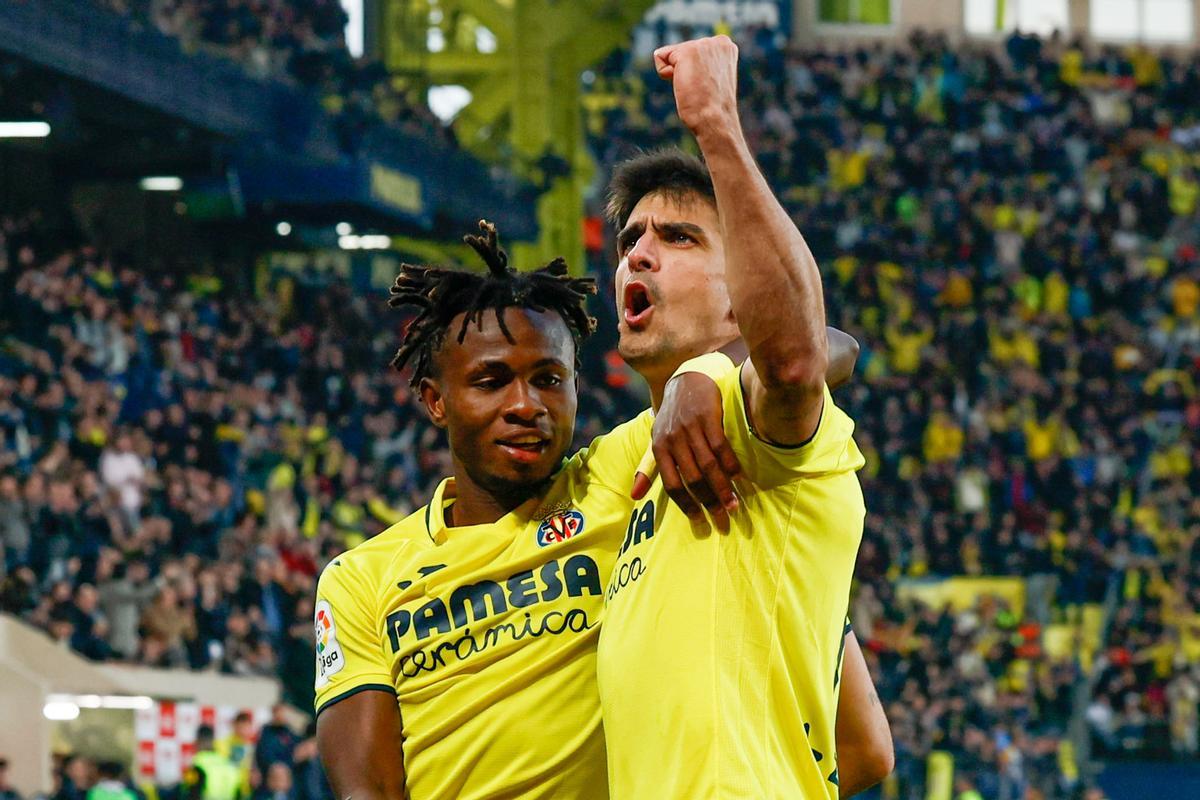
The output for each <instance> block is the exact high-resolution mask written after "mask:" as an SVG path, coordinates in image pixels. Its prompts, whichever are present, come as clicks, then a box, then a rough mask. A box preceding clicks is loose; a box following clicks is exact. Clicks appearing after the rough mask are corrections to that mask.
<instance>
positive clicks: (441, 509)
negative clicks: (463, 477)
mask: <svg viewBox="0 0 1200 800" xmlns="http://www.w3.org/2000/svg"><path fill="white" fill-rule="evenodd" d="M456 496H457V492H456V491H455V488H454V478H443V479H442V482H441V483H439V484H438V486H437V488H436V489H434V490H433V499H431V500H430V501H429V505H427V506H425V532H426V533H428V534H429V539H430V540H431V541H432V542H433V543H434V544H445V543H446V513H445V512H446V503H447V502H448V501H450V500H453V499H454V498H455V497H456Z"/></svg>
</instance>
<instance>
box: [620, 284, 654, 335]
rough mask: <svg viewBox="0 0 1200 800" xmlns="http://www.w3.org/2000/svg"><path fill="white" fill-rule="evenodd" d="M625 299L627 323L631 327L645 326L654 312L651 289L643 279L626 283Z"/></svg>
mask: <svg viewBox="0 0 1200 800" xmlns="http://www.w3.org/2000/svg"><path fill="white" fill-rule="evenodd" d="M624 300H625V302H624V312H625V313H624V317H625V324H626V325H628V326H629V327H631V328H641V327H643V326H644V325H645V324H646V323H647V322H648V321H649V319H650V315H651V314H653V313H654V300H653V299H652V298H651V297H650V289H649V288H648V287H647V286H646V284H644V283H642V282H641V281H630V282H629V283H627V284H625V298H624Z"/></svg>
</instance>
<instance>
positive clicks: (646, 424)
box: [579, 409, 654, 494]
mask: <svg viewBox="0 0 1200 800" xmlns="http://www.w3.org/2000/svg"><path fill="white" fill-rule="evenodd" d="M653 427H654V414H653V413H652V412H651V411H650V409H646V410H645V411H643V412H642V413H641V414H638V415H637V416H636V417H634V418H633V419H631V420H629V421H628V422H624V423H622V424H620V425H618V426H617V427H615V428H613V429H612V430H611V431H610V432H608V433H606V434H604V435H602V436H597V437H596V438H595V439H593V440H592V443H591V444H590V445H588V446H587V448H586V449H585V450H583V451H582V452H581V453H580V455H579V458H581V459H582V461H583V468H584V470H585V471H586V474H587V477H588V480H592V481H595V482H597V483H600V484H601V485H603V486H606V487H608V488H609V489H612V490H613V491H616V492H621V493H622V494H628V493H629V490H630V488H631V487H632V486H633V473H634V471H635V470H636V469H637V465H638V462H640V461H641V460H642V455H643V454H644V453H645V452H646V450H647V449H648V448H649V447H650V431H651V429H652V428H653Z"/></svg>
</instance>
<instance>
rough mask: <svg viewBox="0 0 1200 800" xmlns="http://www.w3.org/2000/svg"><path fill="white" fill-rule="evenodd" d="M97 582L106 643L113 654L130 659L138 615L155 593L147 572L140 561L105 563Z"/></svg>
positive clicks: (136, 640) (135, 644) (135, 636)
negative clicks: (105, 624) (105, 625)
mask: <svg viewBox="0 0 1200 800" xmlns="http://www.w3.org/2000/svg"><path fill="white" fill-rule="evenodd" d="M104 563H105V564H106V567H105V568H104V569H103V571H102V574H98V575H97V579H98V580H99V581H100V585H99V593H100V606H101V607H102V608H103V609H104V615H105V616H106V617H107V618H108V620H109V637H108V642H109V645H110V646H111V647H112V649H113V651H114V652H115V653H116V654H117V655H119V656H121V657H123V658H125V659H132V658H134V657H135V656H136V655H137V652H138V627H139V625H140V624H141V621H142V613H143V612H144V611H145V609H146V607H147V605H148V604H149V603H150V601H151V600H152V599H153V598H154V596H155V595H156V594H157V593H158V590H157V588H156V587H155V586H154V584H153V582H151V581H150V580H149V576H150V571H149V567H148V566H147V565H146V562H144V561H141V560H134V561H118V562H117V563H112V562H110V561H105V562H104Z"/></svg>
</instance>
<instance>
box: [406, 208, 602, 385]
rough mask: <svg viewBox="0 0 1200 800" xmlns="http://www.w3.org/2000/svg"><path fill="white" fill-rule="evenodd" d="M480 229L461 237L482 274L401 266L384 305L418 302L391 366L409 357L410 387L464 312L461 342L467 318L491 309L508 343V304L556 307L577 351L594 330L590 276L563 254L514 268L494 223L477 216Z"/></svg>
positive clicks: (427, 371)
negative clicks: (578, 273)
mask: <svg viewBox="0 0 1200 800" xmlns="http://www.w3.org/2000/svg"><path fill="white" fill-rule="evenodd" d="M479 231H480V233H479V235H477V236H471V235H468V236H464V237H463V241H464V242H466V243H467V244H469V245H471V247H472V248H474V250H475V252H476V253H478V254H479V256H480V257H481V258H482V259H483V261H484V263H485V264H486V265H487V268H488V269H487V272H486V273H480V272H470V271H467V270H463V269H450V268H445V267H429V266H421V265H415V264H402V265H401V266H400V274H399V275H398V276H396V282H395V283H394V284H393V285H392V289H391V297H390V298H389V299H388V305H389V306H391V307H392V308H402V307H404V306H417V307H418V308H420V309H421V310H420V313H418V314H417V318H416V319H414V320H413V321H412V323H411V324H410V325H409V326H408V330H407V331H406V332H405V334H404V340H403V341H402V342H401V343H400V349H399V350H397V351H396V356H395V357H394V358H393V359H392V361H391V365H392V366H393V367H395V368H396V369H397V370H400V369H403V368H404V366H405V365H406V364H408V363H409V362H412V364H413V375H412V381H411V382H412V385H413V386H416V385H417V384H419V383H420V382H421V379H422V378H424V377H426V376H427V375H431V374H433V356H434V353H436V352H437V350H438V348H439V347H441V346H442V343H443V342H444V341H445V340H446V333H447V332H448V331H449V329H450V323H451V322H452V321H453V320H454V318H455V317H456V316H458V315H459V314H465V316H464V317H463V321H462V325H461V326H460V328H459V331H458V341H459V343H460V344H461V343H462V341H463V339H464V338H465V337H466V335H467V327H468V326H469V325H470V324H471V323H472V322H474V323H475V325H476V326H477V327H480V328H482V327H483V316H484V313H485V312H486V311H488V310H489V309H491V310H493V311H494V312H495V314H496V322H497V324H499V326H500V330H501V331H502V332H503V333H504V336H505V338H506V339H508V341H510V342H512V343H513V344H516V340H515V339H514V338H513V336H512V334H511V333H510V332H509V330H508V326H507V325H506V324H505V322H504V309H506V308H510V307H515V308H527V309H530V310H531V311H539V312H541V311H554V312H556V313H557V314H558V315H559V316H560V317H562V320H563V322H565V323H566V324H567V328H568V329H569V330H570V331H571V337H572V338H573V339H574V340H575V352H576V354H578V352H579V345H580V343H582V342H583V340H584V339H586V338H587V337H588V336H589V335H591V333H592V332H593V331H594V330H595V329H596V320H595V319H593V318H592V317H591V316H589V315H588V313H587V309H586V307H585V304H586V302H587V296H588V295H589V294H595V293H596V282H595V280H593V279H592V278H576V277H573V276H571V275H570V274H569V272H568V271H567V262H566V261H564V260H563V259H562V258H556V259H554V260H553V261H551V262H550V263H549V264H547V265H545V266H544V267H541V268H540V269H536V270H533V271H531V272H518V271H517V270H515V269H513V268H512V267H510V266H509V265H508V253H506V252H504V249H503V248H501V247H500V241H499V236H498V234H497V233H496V226H495V225H493V224H492V223H490V222H488V221H487V220H480V221H479Z"/></svg>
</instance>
